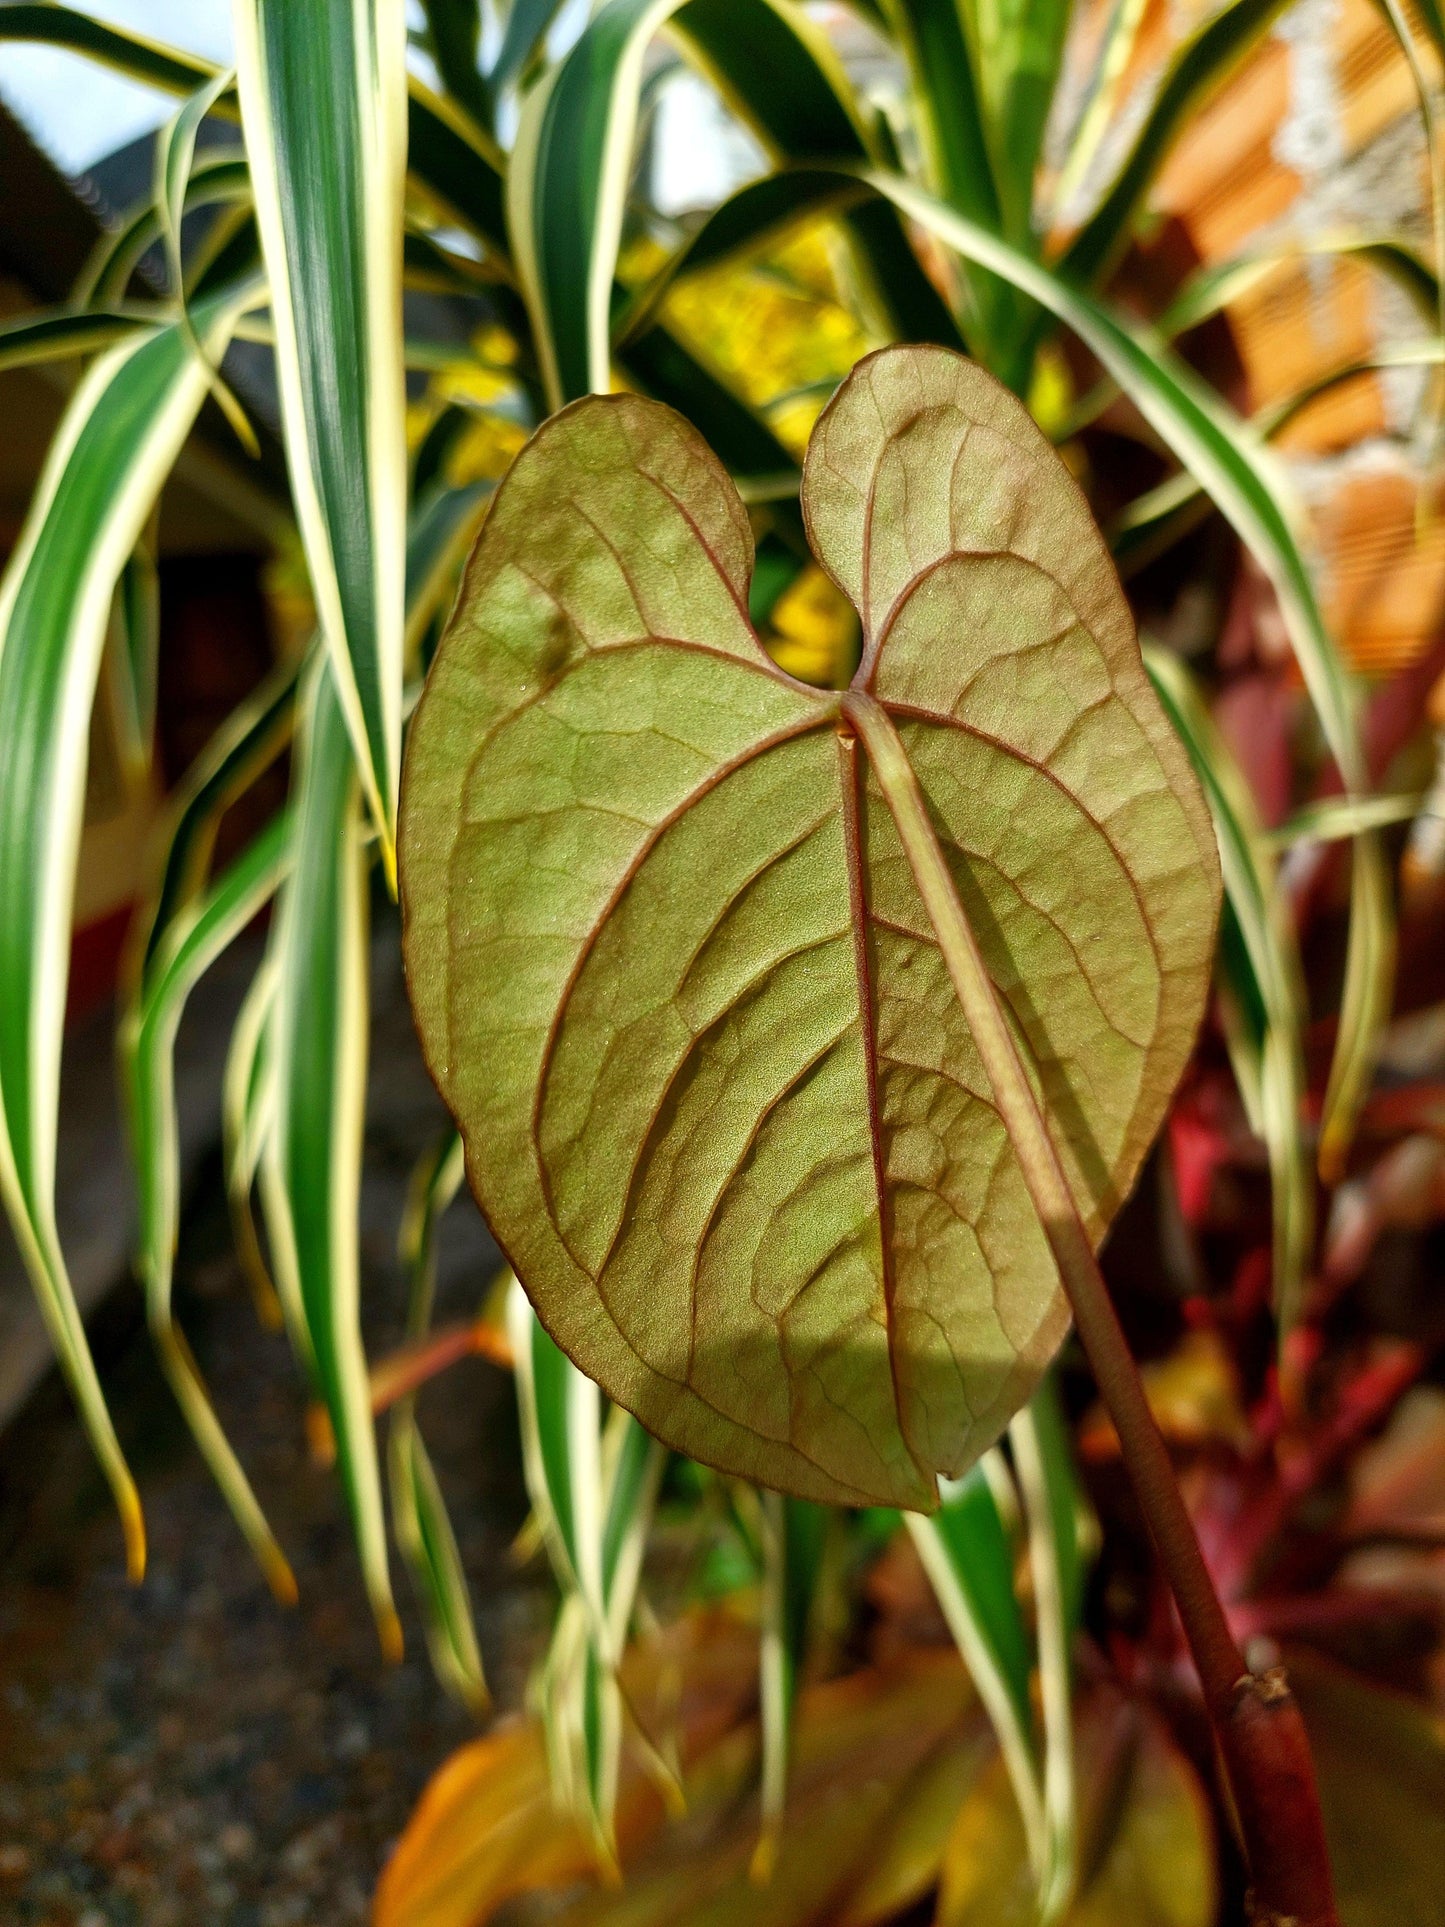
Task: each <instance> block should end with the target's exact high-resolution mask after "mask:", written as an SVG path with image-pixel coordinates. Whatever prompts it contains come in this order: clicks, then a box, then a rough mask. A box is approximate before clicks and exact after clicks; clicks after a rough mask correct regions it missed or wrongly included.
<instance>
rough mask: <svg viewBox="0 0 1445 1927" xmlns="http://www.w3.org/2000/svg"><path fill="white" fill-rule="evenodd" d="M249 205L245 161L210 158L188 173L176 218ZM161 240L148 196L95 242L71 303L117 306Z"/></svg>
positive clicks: (159, 225) (156, 215)
mask: <svg viewBox="0 0 1445 1927" xmlns="http://www.w3.org/2000/svg"><path fill="white" fill-rule="evenodd" d="M250 200H251V170H250V168H249V167H247V165H246V163H245V161H244V160H240V159H238V158H237V157H236V156H235V155H234V154H222V155H211V156H207V157H205V158H203V159H201V160H199V161H197V162H196V164H195V166H194V168H193V169H192V172H191V176H190V179H189V181H188V182H187V183H186V189H185V198H184V201H183V202H182V205H181V213H182V215H183V216H184V215H186V214H189V213H191V212H192V211H193V210H194V209H196V208H200V207H231V208H239V207H243V206H247V205H249V203H250ZM162 238H163V237H162V219H161V210H160V208H159V207H158V206H157V204H156V202H155V200H154V198H153V197H149V196H148V197H147V198H146V199H145V200H144V201H141V202H139V203H137V204H136V205H135V206H134V207H132V208H131V209H130V210H129V212H128V213H127V214H125V215H124V216H123V217H122V218H121V220H120V221H119V222H118V223H117V225H116V226H115V227H113V228H108V229H107V230H106V232H105V233H104V234H103V235H102V236H101V237H100V239H99V241H97V242H96V244H95V247H94V248H93V249H92V251H91V256H90V259H89V260H88V261H87V262H86V264H85V267H84V269H83V270H82V271H81V273H80V275H79V277H78V278H77V280H76V283H75V286H74V288H73V290H72V294H71V298H72V300H73V301H74V302H75V303H76V304H77V305H78V306H83V307H87V308H98V307H104V306H107V305H109V306H116V305H118V304H119V303H120V302H122V301H123V300H124V298H125V293H126V290H127V288H129V286H130V283H131V277H132V276H133V275H134V274H135V272H136V269H137V268H138V267H139V266H140V263H141V261H142V260H143V259H144V257H145V255H146V254H147V253H148V252H149V250H150V249H151V248H152V247H153V246H154V245H155V244H156V242H157V241H160V240H161V239H162Z"/></svg>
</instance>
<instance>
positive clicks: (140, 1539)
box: [116, 1479, 146, 1586]
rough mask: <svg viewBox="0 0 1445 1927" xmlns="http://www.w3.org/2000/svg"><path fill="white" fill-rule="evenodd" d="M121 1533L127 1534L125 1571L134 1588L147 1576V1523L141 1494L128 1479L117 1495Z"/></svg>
mask: <svg viewBox="0 0 1445 1927" xmlns="http://www.w3.org/2000/svg"><path fill="white" fill-rule="evenodd" d="M116 1505H117V1507H118V1509H119V1511H120V1525H121V1531H122V1532H123V1533H124V1534H125V1571H126V1577H127V1578H128V1579H129V1580H130V1583H131V1584H132V1585H133V1586H138V1585H139V1584H140V1583H141V1581H142V1580H143V1579H144V1578H145V1576H146V1522H145V1514H144V1513H143V1512H142V1511H141V1503H140V1494H139V1493H138V1492H137V1491H136V1489H135V1487H134V1486H133V1485H132V1484H131V1482H130V1480H129V1479H127V1480H126V1482H125V1484H124V1486H123V1487H121V1489H120V1490H119V1491H117V1493H116Z"/></svg>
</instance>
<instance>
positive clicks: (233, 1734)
mask: <svg viewBox="0 0 1445 1927" xmlns="http://www.w3.org/2000/svg"><path fill="white" fill-rule="evenodd" d="M386 954H387V953H386V947H385V946H384V944H383V945H379V947H378V958H379V959H380V960H382V968H381V969H380V972H379V985H378V989H379V995H378V1010H377V1016H376V1026H375V1041H374V1050H375V1053H376V1057H377V1059H378V1060H379V1062H380V1063H381V1064H383V1065H384V1066H385V1073H384V1075H383V1076H382V1078H381V1079H380V1080H379V1083H378V1088H377V1089H376V1091H374V1093H373V1115H372V1117H371V1120H370V1128H369V1134H368V1159H369V1171H368V1202H367V1207H366V1213H365V1219H364V1224H363V1246H364V1253H365V1264H366V1280H365V1296H366V1300H367V1304H368V1307H369V1313H368V1330H369V1336H370V1338H371V1340H372V1342H373V1345H374V1346H376V1347H380V1346H384V1345H385V1344H387V1343H388V1342H391V1341H392V1340H393V1339H394V1337H395V1335H396V1333H397V1330H398V1328H399V1323H400V1317H401V1309H402V1306H401V1297H402V1294H401V1287H400V1282H399V1280H398V1278H397V1276H396V1270H395V1265H394V1262H393V1260H392V1257H391V1242H392V1240H393V1239H394V1236H395V1225H396V1219H397V1214H398V1211H399V1208H400V1200H401V1194H402V1188H403V1186H404V1183H405V1176H406V1169H407V1165H408V1162H409V1159H410V1156H411V1155H412V1153H413V1152H414V1151H415V1149H416V1148H417V1146H418V1145H420V1144H423V1143H425V1142H426V1139H427V1135H428V1133H429V1132H430V1131H431V1130H434V1129H435V1127H436V1124H437V1121H438V1118H437V1114H436V1101H435V1098H434V1097H433V1096H432V1094H431V1092H430V1088H429V1086H428V1085H427V1084H426V1082H425V1078H424V1076H422V1075H421V1073H420V1071H419V1067H418V1066H417V1064H416V1062H415V1058H414V1055H413V1054H412V1052H411V1046H410V1042H409V1031H408V1027H407V1022H406V1013H405V1008H404V1005H401V1004H400V1003H399V1002H398V993H397V987H396V984H395V981H394V976H393V974H392V972H391V971H390V969H389V967H388V966H386V965H385V962H384V960H385V957H386ZM494 1263H495V1257H494V1254H492V1253H491V1252H490V1248H489V1246H488V1245H487V1241H486V1238H485V1233H484V1231H483V1230H482V1227H481V1223H480V1219H479V1218H478V1217H477V1215H476V1214H475V1212H474V1211H473V1209H472V1207H471V1205H470V1203H469V1202H468V1201H467V1200H465V1199H463V1200H461V1201H459V1203H458V1205H457V1206H456V1207H455V1208H454V1210H453V1213H452V1214H451V1216H450V1217H449V1218H448V1220H447V1224H446V1226H445V1228H444V1234H443V1241H442V1264H441V1281H440V1303H439V1316H440V1317H442V1318H445V1317H447V1316H458V1315H461V1314H463V1313H465V1312H466V1311H469V1310H470V1309H471V1308H473V1307H474V1306H475V1304H476V1302H477V1298H478V1296H479V1293H480V1289H481V1287H482V1285H483V1284H484V1283H485V1281H486V1278H487V1277H488V1275H489V1272H490V1267H491V1265H492V1264H494ZM177 1303H178V1311H179V1315H180V1317H181V1320H182V1322H183V1324H184V1325H185V1327H186V1330H187V1332H188V1335H189V1336H190V1337H191V1339H192V1342H193V1344H194V1345H195V1347H196V1350H197V1352H198V1354H199V1355H200V1358H201V1363H202V1367H203V1369H204V1370H205V1372H206V1373H207V1376H208V1378H209V1380H210V1382H211V1385H212V1388H213V1391H214V1393H215V1396H216V1400H217V1404H218V1407H219V1409H220V1411H221V1414H222V1417H223V1420H224V1422H225V1424H226V1426H227V1428H228V1431H229V1433H230V1436H231V1438H232V1440H233V1442H234V1444H235V1445H236V1447H237V1449H238V1451H239V1453H240V1455H241V1458H242V1460H243V1462H244V1463H245V1465H246V1466H247V1468H248V1470H249V1471H250V1473H251V1475H252V1477H253V1480H254V1482H255V1484H256V1487H257V1490H258V1493H259V1495H260V1497H261V1500H262V1503H263V1504H264V1505H265V1507H266V1508H267V1511H268V1514H269V1516H270V1518H271V1521H272V1524H273V1526H274V1528H275V1530H276V1532H277V1536H278V1537H279V1538H280V1540H281V1542H282V1544H283V1545H284V1547H285V1548H286V1550H287V1552H288V1554H289V1556H290V1558H291V1559H292V1562H293V1564H294V1566H295V1569H296V1574H297V1579H298V1582H299V1584H300V1589H301V1603H300V1606H299V1608H298V1609H297V1610H295V1611H291V1612H288V1611H285V1610H283V1609H281V1608H280V1607H278V1606H276V1605H275V1604H274V1603H273V1601H272V1599H271V1596H270V1594H269V1592H268V1591H267V1589H266V1587H265V1585H264V1583H263V1581H262V1580H261V1578H260V1577H259V1575H258V1574H257V1572H256V1571H255V1569H254V1567H253V1566H252V1564H251V1561H250V1557H249V1555H248V1553H247V1551H246V1549H245V1547H244V1545H243V1543H242V1541H241V1539H240V1537H239V1535H238V1534H237V1532H236V1530H235V1527H234V1526H233V1525H232V1523H231V1520H230V1517H229V1515H228V1513H227V1512H226V1509H225V1507H224V1505H223V1504H222V1502H221V1501H220V1499H219V1498H218V1496H217V1494H216V1492H215V1490H214V1488H213V1487H212V1485H211V1483H210V1480H209V1478H208V1476H207V1474H206V1473H205V1471H204V1468H203V1467H202V1466H201V1464H200V1461H199V1459H198V1458H197V1456H196V1454H195V1452H194V1449H193V1448H192V1446H191V1444H190V1441H189V1437H188V1435H187V1434H186V1432H185V1430H184V1427H183V1426H182V1424H181V1422H180V1420H179V1418H178V1417H177V1415H176V1413H175V1409H174V1406H173V1404H172V1403H171V1400H170V1398H169V1394H168V1393H167V1391H166V1388H165V1387H164V1385H163V1383H162V1382H161V1380H160V1377H159V1374H158V1372H157V1369H156V1367H155V1364H154V1361H153V1358H152V1356H151V1352H150V1346H149V1341H148V1339H147V1337H146V1334H145V1331H144V1328H143V1323H142V1320H141V1316H140V1308H139V1305H138V1303H137V1301H136V1294H135V1292H134V1290H133V1288H132V1287H129V1286H123V1287H121V1288H119V1289H118V1290H117V1291H116V1292H115V1293H114V1294H113V1295H112V1298H111V1300H110V1301H109V1303H108V1305H107V1306H106V1308H105V1310H104V1311H103V1313H102V1315H101V1318H100V1320H99V1322H98V1325H97V1327H96V1331H95V1338H96V1347H97V1352H98V1354H99V1356H100V1359H101V1367H102V1375H103V1377H104V1379H105V1381H106V1384H107V1388H108V1391H109V1394H110V1397H111V1401H112V1409H113V1411H114V1413H115V1416H116V1420H117V1424H118V1426H119V1429H120V1431H121V1434H122V1437H123V1440H124V1443H125V1445H126V1449H127V1452H128V1454H129V1456H130V1459H131V1464H132V1467H133V1469H134V1470H135V1472H136V1474H137V1477H138V1479H139V1481H140V1484H141V1488H142V1494H143V1498H144V1501H145V1505H146V1513H147V1523H148V1526H149V1532H150V1572H149V1574H148V1576H147V1578H146V1581H145V1583H144V1585H143V1586H141V1587H139V1588H137V1589H132V1588H131V1587H130V1586H128V1585H127V1583H126V1580H125V1576H124V1571H123V1567H122V1563H121V1554H120V1535H119V1529H118V1527H117V1525H116V1523H115V1520H114V1518H113V1516H112V1514H111V1512H110V1510H109V1506H108V1502H107V1499H106V1495H105V1491H104V1488H103V1486H102V1485H101V1483H100V1480H99V1478H98V1476H97V1475H96V1473H95V1471H94V1468H93V1466H92V1464H91V1461H90V1458H89V1454H88V1452H87V1450H86V1447H85V1444H84V1440H83V1438H82V1437H81V1435H80V1433H79V1430H78V1427H77V1426H76V1423H75V1420H74V1418H73V1416H72V1414H71V1412H70V1410H69V1406H68V1403H67V1401H66V1399H65V1396H64V1393H63V1391H62V1389H61V1388H60V1386H59V1384H58V1382H57V1381H56V1379H55V1378H54V1375H53V1374H52V1376H51V1378H50V1379H49V1380H47V1381H46V1382H45V1383H44V1384H43V1385H42V1387H41V1388H40V1390H39V1392H38V1393H37V1394H36V1396H35V1397H34V1398H32V1400H31V1401H30V1403H29V1405H28V1406H27V1407H26V1409H25V1410H24V1411H23V1412H22V1414H21V1415H20V1417H19V1418H18V1420H17V1421H16V1422H15V1423H14V1424H13V1425H12V1426H11V1428H10V1429H9V1431H8V1432H7V1433H6V1435H5V1437H4V1438H3V1440H0V1922H3V1923H5V1924H6V1927H10V1924H11V1923H14V1927H42V1924H43V1927H170V1924H171V1923H177V1924H179V1923H185V1924H186V1927H196V1924H198V1923H206V1924H207V1927H211V1924H212V1923H214V1924H215V1927H303V1924H305V1927H311V1923H315V1924H316V1927H342V1924H343V1923H348V1922H356V1921H362V1920H364V1919H365V1918H366V1915H367V1909H368V1902H369V1895H370V1892H371V1888H372V1884H373V1882H374V1880H375V1877H376V1873H377V1870H378V1868H379V1867H380V1866H381V1864H382V1862H383V1860H384V1859H385V1856H386V1853H387V1851H388V1848H389V1846H390V1843H391V1842H392V1841H394V1840H395V1838H396V1836H397V1834H398V1833H399V1831H400V1829H401V1827H402V1826H403V1824H404V1823H405V1820H406V1817H407V1814H408V1812H409V1810H410V1808H411V1805H412V1803H413V1801H414V1800H415V1798H416V1796H417V1794H418V1793H419V1791H420V1789H421V1788H422V1786H423V1785H424V1784H425V1782H426V1780H427V1778H428V1777H429V1775H430V1774H431V1772H432V1771H433V1770H434V1768H435V1767H436V1766H437V1765H438V1764H439V1762H440V1761H441V1760H442V1759H444V1758H445V1756H446V1755H447V1754H448V1752H450V1751H451V1750H452V1749H453V1748H454V1747H456V1746H458V1745H459V1744H461V1743H462V1742H463V1741H465V1740H466V1739H467V1738H469V1737H470V1735H471V1734H472V1732H473V1731H474V1730H475V1729H474V1727H473V1726H472V1724H471V1722H470V1721H469V1719H468V1717H467V1716H466V1715H465V1714H464V1713H463V1712H461V1711H460V1710H459V1709H458V1708H456V1707H455V1706H453V1705H452V1704H451V1703H450V1702H449V1701H448V1700H447V1699H446V1698H445V1696H444V1695H443V1694H442V1692H441V1690H440V1688H439V1687H438V1686H437V1685H436V1684H435V1682H434V1680H433V1679H432V1676H431V1674H430V1672H429V1670H428V1668H427V1664H426V1659H425V1653H424V1647H423V1642H422V1638H421V1633H420V1628H419V1624H418V1621H417V1618H416V1614H415V1612H414V1610H412V1607H411V1601H410V1598H409V1596H408V1586H407V1581H406V1578H405V1575H404V1574H403V1573H402V1572H400V1571H397V1572H396V1574H395V1579H396V1584H397V1590H398V1601H399V1604H400V1605H401V1607H402V1611H403V1619H404V1622H405V1625H406V1631H407V1657H406V1659H405V1661H404V1662H403V1663H402V1664H401V1665H399V1666H396V1667H390V1668H389V1667H387V1666H385V1665H384V1664H383V1662H382V1661H381V1659H380V1657H379V1655H378V1652H377V1648H376V1642H375V1637H374V1634H373V1632H372V1628H371V1623H370V1619H369V1616H368V1613H367V1610H366V1606H365V1603H364V1600H363V1597H362V1593H361V1589H360V1585H359V1582H358V1579H357V1574H356V1564H355V1559H354V1556H353V1553H352V1549H351V1542H350V1532H349V1527H348V1524H347V1521H346V1518H345V1515H344V1511H343V1508H342V1504H341V1501H340V1498H339V1494H338V1490H337V1487H336V1485H335V1483H334V1481H333V1479H332V1478H331V1476H330V1475H329V1474H327V1473H324V1472H321V1471H318V1470H316V1469H315V1468H313V1467H312V1466H311V1465H310V1464H309V1463H308V1461H307V1458H306V1454H305V1450H304V1446H303V1443H302V1415H303V1399H302V1396H301V1392H300V1389H299V1383H298V1379H297V1375H296V1373H295V1370H294V1368H293V1366H292V1364H291V1361H290V1358H289V1355H288V1353H287V1351H286V1347H285V1344H284V1342H283V1341H282V1340H281V1339H279V1338H277V1337H275V1336H273V1335H271V1334H268V1333H265V1332H263V1331H262V1330H261V1329H260V1327H259V1326H258V1324H257V1323H256V1320H255V1318H254V1316H253V1314H252V1311H251V1307H250V1302H249V1299H248V1297H247V1294H246V1291H245V1288H244V1285H243V1284H242V1281H241V1278H240V1275H239V1273H238V1270H237V1268H236V1265H235V1263H234V1260H233V1259H232V1258H231V1256H230V1253H229V1235H228V1231H227V1227H226V1224H225V1214H224V1206H223V1203H222V1199H221V1190H220V1178H219V1171H218V1169H217V1167H216V1164H215V1161H214V1160H212V1161H211V1162H210V1163H209V1164H208V1165H207V1166H206V1167H205V1169H204V1170H203V1172H202V1175H201V1177H200V1179H199V1180H198V1183H197V1186H196V1187H195V1193H194V1195H193V1197H192V1200H191V1202H190V1205H189V1207H188V1211H187V1217H186V1224H185V1229H184V1234H183V1249H182V1253H181V1262H180V1266H179V1270H178V1299H177ZM421 1411H422V1424H423V1430H424V1431H425V1433H426V1435H427V1439H428V1443H429V1445H430V1446H431V1447H432V1450H433V1455H434V1457H435V1459H436V1461H437V1463H438V1468H439V1472H440V1475H441V1477H442V1480H443V1483H444V1485H445V1487H446V1490H447V1493H448V1497H449V1499H450V1500H451V1502H452V1504H453V1510H454V1523H455V1525H456V1529H457V1533H458V1537H459V1540H460V1542H461V1546H462V1553H463V1558H464V1560H465V1563H466V1566H467V1569H468V1573H469V1576H470V1578H471V1581H472V1587H473V1596H474V1599H475V1601H476V1603H477V1608H478V1627H479V1633H480V1638H481V1643H482V1649H483V1653H484V1656H485V1659H486V1662H487V1666H488V1672H489V1677H490V1682H491V1685H492V1688H493V1691H494V1693H495V1695H496V1699H497V1703H498V1705H499V1706H500V1707H503V1708H505V1707H508V1706H515V1705H517V1704H518V1703H519V1701H520V1699H521V1696H522V1691H523V1686H524V1681H525V1676H526V1672H527V1668H528V1666H529V1665H530V1663H531V1661H532V1659H533V1658H534V1656H535V1655H536V1653H537V1651H538V1650H539V1646H540V1643H541V1641H542V1639H543V1638H544V1637H545V1631H546V1625H547V1621H548V1618H549V1615H550V1610H551V1604H550V1597H549V1594H548V1591H547V1588H546V1586H545V1584H544V1583H543V1582H542V1580H541V1578H540V1576H539V1575H535V1574H530V1575H523V1576H519V1575H518V1574H517V1573H516V1571H515V1569H514V1567H513V1565H512V1563H511V1561H510V1559H509V1556H508V1546H509V1543H510V1540H511V1537H512V1535H513V1534H514V1532H515V1531H516V1529H517V1526H518V1525H519V1524H520V1522H521V1519H522V1516H523V1513H524V1510H525V1498H524V1495H523V1490H522V1484H521V1475H520V1469H519V1466H518V1461H517V1453H516V1444H515V1436H516V1435H515V1414H514V1409H513V1403H512V1394H511V1388H510V1384H509V1381H508V1379H507V1378H506V1376H505V1375H504V1374H503V1373H501V1372H499V1371H497V1370H496V1369H495V1368H493V1367H491V1366H488V1365H485V1364H482V1363H478V1362H467V1363H464V1364H462V1365H460V1366H458V1367H456V1368H455V1369H454V1370H453V1371H452V1372H451V1373H450V1374H449V1375H448V1376H447V1377H446V1378H444V1379H443V1380H441V1381H438V1383H437V1384H435V1385H434V1386H432V1387H431V1388H429V1390H428V1392H427V1394H426V1395H425V1397H424V1399H423V1401H422V1408H421Z"/></svg>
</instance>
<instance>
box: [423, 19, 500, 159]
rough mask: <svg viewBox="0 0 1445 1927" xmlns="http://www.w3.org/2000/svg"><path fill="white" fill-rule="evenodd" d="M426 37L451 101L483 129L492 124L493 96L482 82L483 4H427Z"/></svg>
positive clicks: (485, 83) (483, 81)
mask: <svg viewBox="0 0 1445 1927" xmlns="http://www.w3.org/2000/svg"><path fill="white" fill-rule="evenodd" d="M423 10H424V12H425V14H426V37H427V42H428V44H429V46H430V48H431V55H432V58H433V60H435V61H436V64H437V73H438V74H439V75H440V76H441V82H442V85H443V86H444V87H445V88H446V90H447V92H448V94H449V95H450V96H451V98H452V99H453V100H455V101H457V102H459V103H460V105H461V106H463V107H465V109H466V110H467V112H468V113H469V114H470V115H471V116H472V118H473V120H475V121H476V122H477V124H478V125H479V126H481V127H486V128H490V127H491V124H492V95H491V89H490V88H489V87H488V85H487V82H486V81H485V80H484V79H483V78H482V70H481V60H480V56H481V44H482V8H481V0H423Z"/></svg>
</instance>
